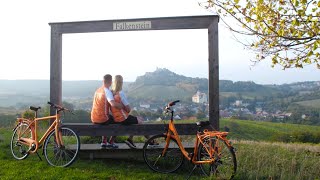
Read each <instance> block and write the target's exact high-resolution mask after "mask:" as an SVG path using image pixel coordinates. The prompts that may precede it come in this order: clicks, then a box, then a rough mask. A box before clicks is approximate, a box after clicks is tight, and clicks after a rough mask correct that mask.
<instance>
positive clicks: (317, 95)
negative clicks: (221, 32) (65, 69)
mask: <svg viewBox="0 0 320 180" xmlns="http://www.w3.org/2000/svg"><path fill="white" fill-rule="evenodd" d="M101 84H102V82H101V81H100V80H96V81H95V80H91V81H63V84H62V91H63V92H62V95H63V101H69V102H71V103H76V104H77V105H80V104H91V100H92V96H93V94H94V91H95V90H96V89H97V88H98V87H99V86H101ZM123 89H124V91H125V92H126V93H127V96H128V98H129V100H130V102H137V103H139V102H141V101H147V102H148V101H152V102H153V103H154V102H159V103H163V102H167V101H168V100H172V99H180V100H182V101H185V102H190V101H191V97H192V95H194V94H195V93H196V92H197V91H198V90H199V91H201V92H205V93H208V79H207V78H192V77H186V76H183V75H179V74H176V73H174V72H171V71H169V70H168V69H165V68H158V69H157V70H155V71H154V72H147V73H145V74H144V75H142V76H139V77H137V79H136V81H134V82H125V83H124V88H123ZM219 91H220V104H222V105H224V106H227V105H230V103H232V102H234V101H235V100H239V99H240V100H244V101H247V102H248V101H251V102H248V103H256V102H265V104H267V105H268V106H269V107H274V108H278V107H277V106H274V105H275V104H280V103H281V104H283V107H286V106H288V104H292V103H298V104H300V105H303V106H313V107H314V106H318V101H313V100H315V99H320V81H318V82H317V81H312V82H298V83H291V84H283V85H260V84H256V83H254V82H252V81H238V82H233V81H230V80H220V81H219ZM49 92H50V82H49V80H0V107H9V106H18V107H19V106H25V105H30V104H34V105H37V104H43V103H46V101H48V100H49ZM286 103H287V104H286ZM81 107H82V106H81Z"/></svg>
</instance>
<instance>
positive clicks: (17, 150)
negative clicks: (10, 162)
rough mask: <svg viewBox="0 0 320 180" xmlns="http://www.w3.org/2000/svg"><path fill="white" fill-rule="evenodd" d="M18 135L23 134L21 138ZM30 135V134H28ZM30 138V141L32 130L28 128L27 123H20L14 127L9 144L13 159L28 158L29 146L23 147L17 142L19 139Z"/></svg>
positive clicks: (23, 145)
mask: <svg viewBox="0 0 320 180" xmlns="http://www.w3.org/2000/svg"><path fill="white" fill-rule="evenodd" d="M20 133H23V134H22V136H21V134H20ZM29 133H30V134H29ZM21 137H23V138H30V139H32V130H31V128H30V127H29V126H28V124H27V123H21V124H20V125H18V126H17V127H16V129H15V130H14V131H13V134H12V137H11V142H10V149H11V153H12V155H13V157H14V158H15V159H17V160H23V159H25V158H27V157H28V156H29V152H28V151H29V149H30V146H29V145H25V144H22V143H19V142H18V139H19V138H21Z"/></svg>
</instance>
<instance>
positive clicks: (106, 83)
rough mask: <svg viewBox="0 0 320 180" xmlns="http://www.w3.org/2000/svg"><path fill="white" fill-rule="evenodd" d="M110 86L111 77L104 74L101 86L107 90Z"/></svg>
mask: <svg viewBox="0 0 320 180" xmlns="http://www.w3.org/2000/svg"><path fill="white" fill-rule="evenodd" d="M111 84H112V76H111V75H110V74H106V75H104V76H103V85H104V87H106V88H109V87H110V86H111Z"/></svg>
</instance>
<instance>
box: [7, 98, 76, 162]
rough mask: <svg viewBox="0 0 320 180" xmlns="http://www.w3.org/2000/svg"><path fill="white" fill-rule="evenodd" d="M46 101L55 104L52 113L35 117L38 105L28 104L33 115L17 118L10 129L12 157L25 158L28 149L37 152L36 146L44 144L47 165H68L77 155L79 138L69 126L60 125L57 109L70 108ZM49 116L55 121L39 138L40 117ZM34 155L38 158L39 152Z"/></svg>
mask: <svg viewBox="0 0 320 180" xmlns="http://www.w3.org/2000/svg"><path fill="white" fill-rule="evenodd" d="M48 104H49V105H50V106H51V107H53V108H55V110H56V113H55V115H54V116H46V117H41V118H38V117H37V115H38V110H39V109H41V108H40V107H32V106H30V109H31V110H33V111H34V112H35V118H34V119H26V118H17V125H16V127H15V128H14V129H13V135H12V138H11V144H10V147H11V152H12V155H13V157H14V158H15V159H18V160H22V159H25V158H27V157H28V155H29V154H30V153H37V150H39V149H40V148H42V147H43V154H44V156H45V158H46V160H47V162H48V163H49V164H50V165H52V166H60V167H67V166H69V165H71V164H72V163H73V162H74V161H75V159H76V157H77V154H78V151H79V149H80V140H79V137H78V135H77V134H76V133H75V132H74V131H73V130H72V129H70V128H67V127H61V119H60V112H65V111H69V112H71V111H70V110H68V109H67V108H64V107H62V106H59V105H56V104H53V103H51V102H48ZM50 119H54V121H53V122H52V124H51V125H50V126H49V128H48V129H47V130H46V132H45V133H44V134H43V136H42V137H41V138H40V140H39V141H38V134H37V129H38V128H37V126H38V123H39V121H43V120H50ZM37 155H38V157H39V158H40V156H39V154H38V153H37ZM40 159H41V158H40Z"/></svg>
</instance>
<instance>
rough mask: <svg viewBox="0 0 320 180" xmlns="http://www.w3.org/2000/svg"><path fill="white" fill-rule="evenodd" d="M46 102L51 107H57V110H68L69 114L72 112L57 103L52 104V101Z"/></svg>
mask: <svg viewBox="0 0 320 180" xmlns="http://www.w3.org/2000/svg"><path fill="white" fill-rule="evenodd" d="M48 104H49V105H50V106H51V107H53V108H55V109H58V111H68V112H70V113H71V114H73V112H72V111H71V110H69V109H67V108H65V107H62V106H60V105H57V104H54V103H52V102H48Z"/></svg>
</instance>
